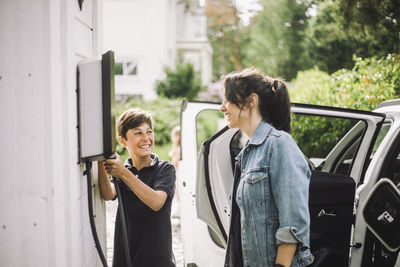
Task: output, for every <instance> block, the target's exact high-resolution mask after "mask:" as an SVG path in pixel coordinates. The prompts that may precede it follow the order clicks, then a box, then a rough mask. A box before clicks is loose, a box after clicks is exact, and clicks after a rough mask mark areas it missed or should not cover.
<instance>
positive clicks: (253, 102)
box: [247, 93, 258, 108]
mask: <svg viewBox="0 0 400 267" xmlns="http://www.w3.org/2000/svg"><path fill="white" fill-rule="evenodd" d="M247 104H248V106H249V108H254V107H257V106H258V95H257V94H256V93H252V94H251V95H249V97H248V98H247Z"/></svg>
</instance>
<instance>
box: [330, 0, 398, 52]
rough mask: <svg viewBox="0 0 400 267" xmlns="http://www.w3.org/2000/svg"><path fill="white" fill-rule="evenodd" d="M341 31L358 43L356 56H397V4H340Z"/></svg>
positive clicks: (376, 0)
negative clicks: (395, 54) (343, 30)
mask: <svg viewBox="0 0 400 267" xmlns="http://www.w3.org/2000/svg"><path fill="white" fill-rule="evenodd" d="M337 3H338V5H339V8H340V10H341V13H342V14H343V21H344V28H345V29H346V31H347V32H348V34H349V35H351V36H355V38H356V39H357V41H358V47H359V49H358V51H357V55H360V56H363V57H369V56H378V57H381V56H385V55H387V54H390V53H400V35H399V34H400V1H399V0H369V1H361V0H339V1H338V2H337Z"/></svg>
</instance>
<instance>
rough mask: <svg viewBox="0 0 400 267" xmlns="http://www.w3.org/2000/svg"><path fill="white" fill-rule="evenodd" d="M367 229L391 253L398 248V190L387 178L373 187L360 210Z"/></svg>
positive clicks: (399, 202)
mask: <svg viewBox="0 0 400 267" xmlns="http://www.w3.org/2000/svg"><path fill="white" fill-rule="evenodd" d="M362 215H363V217H364V220H365V222H366V223H367V227H368V229H369V230H371V232H372V233H373V234H374V235H375V236H376V238H377V239H378V240H379V241H380V242H381V243H382V244H383V245H384V246H385V247H386V248H387V249H388V250H389V251H392V252H395V251H397V250H398V249H399V248H400V190H399V189H398V188H397V187H396V185H395V184H394V183H393V182H392V181H391V180H389V179H387V178H382V179H381V180H379V182H378V183H377V184H376V185H375V186H374V187H373V189H372V190H371V192H370V193H369V195H368V197H367V200H366V202H365V204H364V207H363V208H362Z"/></svg>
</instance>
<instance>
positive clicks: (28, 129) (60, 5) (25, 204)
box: [0, 0, 106, 267]
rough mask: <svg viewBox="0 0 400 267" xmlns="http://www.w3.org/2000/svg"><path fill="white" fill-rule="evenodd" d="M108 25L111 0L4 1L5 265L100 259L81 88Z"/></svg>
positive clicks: (0, 141) (101, 209)
mask: <svg viewBox="0 0 400 267" xmlns="http://www.w3.org/2000/svg"><path fill="white" fill-rule="evenodd" d="M79 2H80V3H79ZM79 4H81V7H80V6H79ZM101 24H102V0H85V1H78V0H51V1H49V0H37V1H27V0H1V1H0V33H1V34H0V45H1V49H0V58H1V60H0V121H1V129H2V131H1V134H0V135H1V136H0V137H1V138H0V147H1V150H2V153H1V155H0V167H1V170H2V175H1V178H0V179H1V186H0V214H1V215H0V244H1V247H0V266H13V267H19V266H21V267H22V266H23V267H29V266H32V267H36V266H49V267H53V266H65V267H70V266H101V262H100V259H99V257H98V255H97V251H96V248H95V246H94V241H93V237H92V233H91V228H90V224H89V216H88V207H87V206H88V200H87V192H88V191H87V185H86V176H83V171H84V166H83V164H81V163H78V161H79V160H78V132H77V95H76V87H77V86H76V84H77V63H78V62H79V61H80V60H82V59H85V58H90V57H94V56H97V55H99V54H100V53H101V52H102V51H101V50H102V49H101V40H102V36H101V33H102V25H101ZM93 170H96V166H94V168H93ZM93 174H94V177H95V179H94V184H93V186H94V188H93V193H94V195H93V200H94V203H93V206H94V212H95V216H96V217H95V222H96V225H97V230H98V235H99V239H100V242H101V244H102V247H103V250H105V247H106V242H105V241H106V228H105V205H104V201H102V200H100V197H99V193H98V189H97V185H96V173H93Z"/></svg>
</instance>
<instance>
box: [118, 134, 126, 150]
mask: <svg viewBox="0 0 400 267" xmlns="http://www.w3.org/2000/svg"><path fill="white" fill-rule="evenodd" d="M118 141H119V143H120V144H121V146H122V147H126V140H125V138H123V137H122V136H118Z"/></svg>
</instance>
